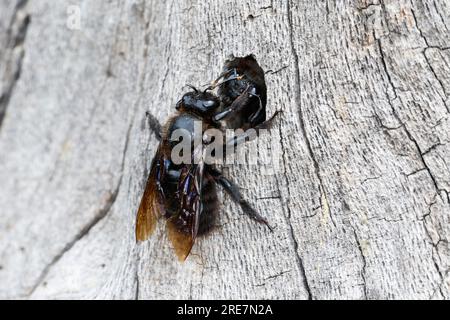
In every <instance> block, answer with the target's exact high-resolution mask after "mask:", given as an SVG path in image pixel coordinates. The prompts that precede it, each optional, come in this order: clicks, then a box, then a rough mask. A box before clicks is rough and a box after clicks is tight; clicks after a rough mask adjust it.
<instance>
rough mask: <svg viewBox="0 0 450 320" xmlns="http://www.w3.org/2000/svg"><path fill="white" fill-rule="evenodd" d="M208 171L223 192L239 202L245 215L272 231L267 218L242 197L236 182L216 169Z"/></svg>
mask: <svg viewBox="0 0 450 320" xmlns="http://www.w3.org/2000/svg"><path fill="white" fill-rule="evenodd" d="M210 173H211V175H212V176H213V178H214V180H215V181H216V182H217V183H219V184H220V185H221V186H222V188H223V189H224V190H225V192H227V193H228V194H229V195H230V196H231V199H233V201H234V202H236V203H237V204H239V206H240V207H241V208H242V211H244V213H245V214H246V215H248V216H249V217H250V218H251V219H253V220H255V221H257V222H259V223H263V224H265V225H266V226H267V228H269V230H270V231H272V232H273V228H272V227H271V226H270V225H269V223H268V222H267V220H266V219H265V218H263V217H262V216H261V215H259V213H258V212H256V210H255V209H254V208H252V206H251V205H250V204H249V203H248V202H247V201H246V200H245V199H244V198H243V196H242V194H241V192H240V191H239V187H238V186H237V185H236V184H234V183H233V182H232V181H231V180H229V179H227V178H225V177H224V176H223V175H222V173H221V172H220V171H218V170H216V169H210Z"/></svg>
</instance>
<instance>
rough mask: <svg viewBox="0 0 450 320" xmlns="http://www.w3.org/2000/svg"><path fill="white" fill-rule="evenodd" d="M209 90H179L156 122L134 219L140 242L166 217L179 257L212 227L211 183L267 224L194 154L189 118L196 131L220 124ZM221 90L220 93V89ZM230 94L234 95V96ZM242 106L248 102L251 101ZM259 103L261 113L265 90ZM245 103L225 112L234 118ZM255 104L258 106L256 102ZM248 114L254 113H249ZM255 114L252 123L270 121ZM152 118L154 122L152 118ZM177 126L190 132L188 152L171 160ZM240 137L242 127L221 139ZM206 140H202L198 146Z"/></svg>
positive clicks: (214, 203)
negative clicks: (171, 111) (184, 159)
mask: <svg viewBox="0 0 450 320" xmlns="http://www.w3.org/2000/svg"><path fill="white" fill-rule="evenodd" d="M225 80H226V79H225ZM237 80H239V79H237ZM241 80H243V78H241ZM228 81H232V80H228ZM263 82H264V81H263ZM264 88H265V84H264ZM210 89H211V88H208V89H207V90H205V91H203V92H201V91H198V90H197V89H195V88H193V91H191V92H188V93H186V94H184V95H183V97H182V98H181V100H180V101H179V102H178V103H177V106H176V109H177V113H176V114H175V115H174V116H173V117H171V118H170V119H169V120H168V121H167V123H166V124H165V126H164V127H162V129H161V131H162V132H161V134H160V137H161V141H160V144H159V146H158V150H157V152H156V155H155V157H154V159H153V161H152V165H151V169H150V175H149V177H148V181H147V185H146V188H145V191H144V195H143V197H142V200H141V203H140V206H139V209H138V214H137V218H136V240H137V241H144V240H146V239H147V238H148V237H149V236H150V235H151V234H152V233H153V231H154V229H155V226H156V222H157V220H158V219H159V218H160V217H164V218H165V219H166V220H167V222H166V228H167V232H168V237H169V240H170V241H171V243H172V244H173V246H174V249H175V252H176V254H177V256H178V258H179V259H180V260H181V261H184V260H185V259H186V258H187V256H188V255H189V253H190V251H191V248H192V246H193V244H194V242H195V239H196V238H197V236H201V235H204V234H206V233H208V231H210V230H211V229H212V227H213V226H214V222H215V221H216V218H217V215H218V209H219V205H218V204H219V202H218V197H217V191H216V184H217V183H218V184H219V185H221V186H222V187H223V189H224V190H225V191H226V192H227V193H228V194H229V195H230V196H231V198H232V199H233V201H235V202H237V203H238V204H239V205H240V207H241V208H242V210H243V211H244V213H245V214H247V215H249V216H250V217H251V218H252V219H254V220H256V221H258V222H260V223H264V224H265V225H267V226H268V227H269V228H270V229H271V227H270V226H269V224H268V223H267V221H266V220H265V219H264V218H263V217H261V216H260V215H259V214H258V213H257V212H256V211H255V210H254V209H253V208H252V207H251V206H250V204H249V203H248V202H247V201H246V200H244V199H243V197H242V195H241V193H240V191H239V188H238V187H237V186H236V185H235V184H234V183H233V182H232V181H230V180H229V179H227V178H225V177H224V176H223V175H222V173H221V172H220V171H219V170H217V169H216V168H215V167H214V165H211V164H207V163H205V162H204V158H203V156H202V155H201V154H200V156H199V153H201V152H199V150H198V149H197V148H195V146H194V140H195V139H196V137H195V136H194V133H195V130H194V123H195V122H196V121H201V123H202V135H203V132H204V131H206V130H208V129H210V128H215V129H222V128H221V125H220V124H219V123H218V120H220V119H219V118H220V117H218V115H220V114H221V113H223V111H224V108H225V110H226V108H227V106H226V107H224V104H223V102H221V99H219V97H218V96H216V95H215V94H213V93H212V92H211V91H209V90H210ZM245 90H247V89H244V91H245ZM247 92H252V93H253V94H258V92H259V91H258V89H256V91H255V90H253V89H251V90H250V91H249V90H247ZM221 93H222V95H223V96H225V92H223V91H222V92H221ZM235 99H239V96H238V97H236V98H235ZM231 100H232V99H231ZM231 105H233V103H231ZM231 105H230V106H231ZM248 106H250V107H251V108H253V107H254V106H253V104H252V105H248ZM263 106H264V117H265V95H264V104H263ZM245 108H247V105H245V104H244V105H242V106H240V107H239V108H234V107H233V108H232V109H231V110H230V111H229V112H228V113H227V117H234V113H235V112H236V113H240V114H241V115H242V114H246V113H245V112H244V110H243V109H245ZM257 109H258V110H259V107H257ZM250 113H252V114H254V112H250ZM256 118H258V122H257V123H258V125H257V126H258V127H268V126H269V125H270V123H269V121H266V122H264V121H261V119H262V118H261V117H260V116H258V117H256ZM256 118H254V119H256ZM252 119H253V117H246V118H244V122H245V123H250V124H253V123H254V122H253V120H252ZM153 122H155V121H154V120H153ZM255 123H256V122H255ZM255 127H256V126H255ZM177 129H185V130H186V131H187V132H189V133H190V135H189V139H190V143H191V146H192V147H193V149H191V150H193V151H192V154H191V155H190V160H191V161H189V163H180V164H176V163H175V162H174V161H173V159H172V150H173V148H174V147H175V146H176V144H177V143H179V140H173V139H172V138H171V137H172V133H173V132H174V131H175V130H177ZM157 134H159V132H157ZM244 137H245V132H244V133H243V134H242V136H241V137H240V136H237V137H235V138H234V139H233V140H232V141H224V142H223V143H224V145H228V144H232V145H236V144H239V143H243V142H245V138H244ZM202 139H203V138H202ZM206 143H207V142H206V141H203V140H202V146H203V145H204V144H206ZM195 157H198V158H199V160H200V161H197V162H196V161H195V159H194V158H195ZM271 230H272V229H271Z"/></svg>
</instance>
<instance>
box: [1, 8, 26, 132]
mask: <svg viewBox="0 0 450 320" xmlns="http://www.w3.org/2000/svg"><path fill="white" fill-rule="evenodd" d="M27 3H28V0H20V1H19V2H18V3H17V5H16V8H15V10H14V13H13V16H12V19H11V23H10V25H9V27H8V30H7V35H6V39H7V40H6V51H5V52H6V54H8V52H7V51H10V54H11V55H13V51H14V50H15V49H16V48H18V47H21V46H22V48H21V50H20V53H19V56H18V58H17V60H16V61H15V63H14V64H11V65H15V66H16V69H15V70H14V71H13V74H12V77H11V79H10V80H9V83H7V84H6V86H5V87H6V89H5V90H4V91H3V92H1V95H0V129H1V127H2V124H3V119H4V118H5V114H6V110H7V108H8V105H9V101H10V100H11V97H12V95H13V92H14V89H15V88H16V84H17V82H18V81H19V79H20V76H21V73H22V63H23V58H24V56H25V50H24V48H23V43H24V42H25V39H26V35H27V31H28V26H29V24H30V20H31V17H30V15H29V14H23V11H24V10H25V7H26V5H27ZM21 13H22V14H21ZM15 29H16V30H15Z"/></svg>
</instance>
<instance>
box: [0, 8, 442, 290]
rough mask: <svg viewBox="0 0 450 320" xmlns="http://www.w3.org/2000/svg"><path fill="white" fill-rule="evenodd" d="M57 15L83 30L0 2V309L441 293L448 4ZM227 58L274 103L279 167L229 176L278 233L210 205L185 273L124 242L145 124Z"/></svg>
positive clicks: (157, 254)
mask: <svg viewBox="0 0 450 320" xmlns="http://www.w3.org/2000/svg"><path fill="white" fill-rule="evenodd" d="M70 4H74V5H78V6H79V8H80V12H81V24H80V29H79V30H78V29H75V30H72V29H70V28H68V27H67V20H68V13H67V9H68V5H69V4H68V2H67V3H64V2H63V1H44V0H35V1H23V0H21V1H17V0H16V1H6V2H5V1H3V2H1V3H0V94H1V97H2V98H1V99H0V115H2V117H1V119H2V120H3V121H2V122H1V128H0V190H1V191H0V208H1V209H0V210H1V215H0V297H1V298H51V299H53V298H70V299H79V298H117V299H135V298H139V299H149V298H163V299H171V298H255V299H258V298H276V299H282V298H287V299H292V298H296V299H307V298H312V299H338V298H344V299H353V298H354V299H365V298H367V299H383V298H390V299H394V298H398V299H401V298H421V299H422V298H423V299H429V298H432V299H444V298H446V299H448V298H450V274H449V269H450V246H449V240H450V204H449V201H450V198H449V192H450V174H449V169H450V166H449V163H450V98H449V94H450V76H449V75H450V64H449V63H450V50H449V46H450V40H449V39H450V33H449V28H450V6H449V3H448V1H445V0H439V1H438V0H436V1H432V0H422V1H419V0H411V1H374V2H373V3H370V2H369V1H363V0H359V1H331V0H330V1H279V2H278V1H247V2H244V1H210V2H207V1H187V0H185V1H166V2H163V1H144V0H134V1H131V0H130V1H71V2H70ZM27 17H28V18H27ZM28 20H29V21H28ZM28 22H29V23H28ZM229 53H234V54H235V55H242V54H247V53H254V54H255V55H256V56H257V58H258V59H259V61H260V62H261V64H262V66H263V67H264V68H265V69H266V70H268V72H267V81H268V88H269V103H268V108H269V113H272V112H273V111H274V110H276V109H283V110H284V113H283V118H282V120H281V121H280V122H279V123H278V124H277V125H276V127H275V129H274V130H272V131H271V133H270V134H269V135H268V136H266V137H265V138H263V139H266V140H265V141H270V140H273V141H278V143H279V146H280V148H281V150H282V151H281V152H280V154H279V155H280V158H281V164H280V165H281V169H280V170H281V172H280V173H279V174H277V175H263V172H262V169H258V167H255V166H250V165H247V166H246V165H241V166H235V167H230V169H229V170H228V171H227V174H228V175H229V176H230V177H232V178H233V179H234V180H236V181H238V182H240V184H241V186H242V188H243V192H244V193H245V195H246V197H247V198H248V200H250V202H251V203H253V204H254V205H255V207H256V208H257V209H258V210H259V211H260V212H261V213H262V214H263V215H265V216H267V217H268V219H269V220H270V221H271V223H272V224H273V225H275V226H276V230H275V232H274V233H270V232H268V231H267V230H266V229H265V228H264V227H262V226H260V225H257V224H255V223H254V222H253V221H250V220H249V219H248V218H247V217H243V216H241V215H239V214H240V213H241V212H240V211H239V210H238V208H237V207H236V206H235V205H234V204H232V203H231V201H230V199H229V197H227V196H225V195H223V194H222V198H223V199H224V206H223V209H222V213H221V227H219V228H218V229H217V230H216V232H214V233H213V234H212V235H211V236H209V237H207V238H205V239H201V240H200V241H198V242H197V243H196V246H195V247H194V249H193V251H194V252H193V255H192V256H191V257H190V258H189V259H188V261H187V262H185V263H184V264H180V263H178V261H176V259H175V258H174V254H173V252H172V250H171V249H170V245H169V243H168V241H167V238H166V237H165V236H164V232H163V229H162V228H159V230H158V231H157V234H156V235H155V236H153V238H151V240H150V241H148V242H146V243H144V244H142V245H139V246H137V245H136V244H135V241H134V235H133V230H134V219H135V213H136V209H137V205H138V202H139V200H140V199H139V198H140V196H141V194H142V191H143V187H144V183H145V179H146V174H147V173H148V168H149V165H150V160H151V157H152V155H153V153H154V152H155V148H156V145H157V141H156V139H155V136H154V135H153V134H152V133H151V131H150V129H149V128H148V125H147V124H146V121H145V111H147V110H149V111H150V112H152V113H153V114H154V115H155V116H156V117H157V118H158V119H160V120H161V121H164V120H165V119H166V118H167V117H168V116H169V114H171V113H172V112H173V110H174V104H175V102H176V101H177V99H179V97H180V96H181V94H182V92H183V89H182V88H183V86H184V85H185V84H186V83H192V84H204V83H206V82H207V81H209V80H210V79H212V78H213V77H214V76H215V75H217V74H218V73H219V70H220V68H221V65H222V63H223V61H224V58H225V57H226V56H227V55H228V54H229ZM3 113H4V117H3ZM268 156H269V155H267V152H262V153H261V154H260V157H261V158H262V159H264V158H265V157H268Z"/></svg>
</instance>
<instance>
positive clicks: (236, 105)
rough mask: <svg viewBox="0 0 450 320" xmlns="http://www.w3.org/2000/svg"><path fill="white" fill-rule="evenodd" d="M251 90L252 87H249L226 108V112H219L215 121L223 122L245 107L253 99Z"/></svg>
mask: <svg viewBox="0 0 450 320" xmlns="http://www.w3.org/2000/svg"><path fill="white" fill-rule="evenodd" d="M250 92H251V89H250V86H248V87H247V88H246V89H245V90H244V91H243V92H242V93H241V94H240V95H239V97H237V98H236V99H235V100H234V101H233V103H232V104H231V105H230V106H229V107H227V108H225V110H223V111H221V112H219V113H218V114H216V115H215V116H214V117H213V119H214V120H215V121H220V120H223V119H225V118H227V117H229V116H230V115H231V114H233V113H236V112H239V111H240V110H241V109H242V108H243V107H245V106H246V105H247V103H248V100H249V99H250V97H251V94H250Z"/></svg>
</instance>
